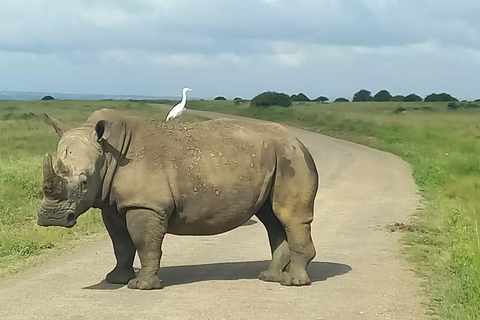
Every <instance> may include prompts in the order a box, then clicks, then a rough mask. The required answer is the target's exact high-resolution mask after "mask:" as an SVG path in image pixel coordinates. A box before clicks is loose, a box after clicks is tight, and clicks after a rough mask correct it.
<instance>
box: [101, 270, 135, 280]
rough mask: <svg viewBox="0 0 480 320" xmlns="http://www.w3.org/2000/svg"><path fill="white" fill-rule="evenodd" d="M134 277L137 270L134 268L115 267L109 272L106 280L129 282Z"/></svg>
mask: <svg viewBox="0 0 480 320" xmlns="http://www.w3.org/2000/svg"><path fill="white" fill-rule="evenodd" d="M133 278H135V271H133V268H131V267H130V268H127V269H119V268H117V267H115V269H113V270H112V271H110V273H109V274H107V276H106V277H105V280H106V281H107V282H108V283H115V284H127V283H128V282H129V281H130V280H131V279H133Z"/></svg>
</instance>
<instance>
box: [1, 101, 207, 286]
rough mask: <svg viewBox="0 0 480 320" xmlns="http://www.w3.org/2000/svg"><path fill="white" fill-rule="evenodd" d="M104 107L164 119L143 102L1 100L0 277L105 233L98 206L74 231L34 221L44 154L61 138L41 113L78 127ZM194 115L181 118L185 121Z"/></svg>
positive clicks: (81, 218) (51, 150) (80, 221)
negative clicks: (49, 254) (45, 122)
mask: <svg viewBox="0 0 480 320" xmlns="http://www.w3.org/2000/svg"><path fill="white" fill-rule="evenodd" d="M106 107H108V108H115V109H121V110H128V111H129V113H130V114H132V115H142V116H146V117H149V118H156V119H164V117H165V111H164V110H160V109H159V108H158V107H155V106H150V105H147V104H145V103H141V102H129V101H35V102H27V101H0V277H2V276H5V275H7V274H12V273H15V272H18V271H20V270H22V269H24V268H26V267H29V266H31V265H34V264H36V263H37V262H38V261H40V260H41V259H42V257H43V256H45V253H48V252H51V253H55V252H59V251H61V250H62V249H64V248H70V247H71V246H72V245H74V244H75V243H80V240H82V241H84V240H85V239H88V238H96V237H98V236H99V235H105V234H106V232H105V231H104V226H103V222H102V221H101V216H100V213H99V211H98V210H91V212H87V213H85V214H84V215H82V216H81V217H80V218H79V220H78V224H77V225H76V226H75V227H74V228H72V229H65V228H60V227H49V228H43V227H39V226H37V225H36V212H37V209H38V206H39V204H40V201H41V198H42V189H41V180H42V157H43V155H44V154H45V153H46V152H51V153H55V151H56V146H57V143H58V140H59V138H58V136H57V135H56V134H55V133H53V129H52V128H51V127H48V126H47V125H45V124H44V122H43V113H44V112H48V113H49V114H50V115H52V116H53V117H55V118H57V119H59V120H60V121H62V123H64V124H65V125H67V126H68V127H74V126H77V125H80V124H82V123H83V122H84V121H85V120H86V119H87V117H88V116H89V115H90V114H91V113H92V112H93V111H94V110H97V109H101V108H106ZM196 119H199V118H198V117H193V116H188V115H184V116H182V121H195V120H196ZM77 240H78V241H77Z"/></svg>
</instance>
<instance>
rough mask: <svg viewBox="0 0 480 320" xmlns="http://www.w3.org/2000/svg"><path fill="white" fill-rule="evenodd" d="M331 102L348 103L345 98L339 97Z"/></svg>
mask: <svg viewBox="0 0 480 320" xmlns="http://www.w3.org/2000/svg"><path fill="white" fill-rule="evenodd" d="M333 102H350V100H348V99H347V98H342V97H340V98H337V99H335V100H334V101H333Z"/></svg>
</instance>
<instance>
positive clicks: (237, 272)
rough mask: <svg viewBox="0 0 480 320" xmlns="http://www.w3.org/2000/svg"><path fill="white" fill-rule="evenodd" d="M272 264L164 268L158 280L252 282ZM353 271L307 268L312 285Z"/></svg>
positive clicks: (330, 265) (328, 265)
mask: <svg viewBox="0 0 480 320" xmlns="http://www.w3.org/2000/svg"><path fill="white" fill-rule="evenodd" d="M269 263H270V261H248V262H224V263H210V264H198V265H187V266H170V267H161V268H160V271H159V272H158V276H159V277H160V279H161V280H162V284H163V286H164V287H170V286H176V285H182V284H190V283H196V282H202V281H212V280H220V281H228V280H249V279H257V278H258V275H259V274H260V272H262V271H263V270H266V269H267V268H268V265H269ZM351 270H352V268H351V267H350V266H349V265H346V264H341V263H334V262H318V261H313V262H312V263H310V265H309V267H308V274H309V275H310V280H311V281H312V283H315V282H320V281H325V280H327V279H329V278H333V277H336V276H341V275H344V274H347V273H349V272H350V271H351ZM135 271H138V270H137V269H136V270H135ZM258 281H260V280H258ZM124 286H125V285H116V284H109V283H107V282H105V280H103V281H101V282H100V283H98V284H95V285H92V286H89V287H84V288H83V289H95V290H115V289H119V288H121V287H124Z"/></svg>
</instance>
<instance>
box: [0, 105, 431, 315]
mask: <svg viewBox="0 0 480 320" xmlns="http://www.w3.org/2000/svg"><path fill="white" fill-rule="evenodd" d="M192 112H194V113H198V114H202V115H206V116H212V117H217V116H218V115H216V114H209V113H205V112H196V111H192ZM223 116H224V117H233V116H229V115H228V116H227V115H223ZM252 121H253V120H252ZM290 129H291V130H292V131H293V132H294V133H295V134H296V135H297V136H298V137H299V138H300V139H301V140H302V141H303V142H304V143H305V145H306V146H307V147H308V148H309V149H310V151H311V152H312V154H313V157H314V158H315V161H316V163H317V167H318V169H319V172H320V179H321V180H320V189H319V193H318V196H317V201H316V206H315V219H314V222H313V238H314V242H315V246H316V249H317V257H316V258H315V260H314V262H312V264H311V265H310V267H309V273H310V276H311V278H312V281H313V283H312V285H311V286H309V287H302V288H290V287H283V286H280V285H278V284H272V283H264V282H261V281H259V280H257V279H256V278H257V276H258V273H259V272H260V271H262V270H264V269H266V267H267V265H268V261H269V260H270V252H269V246H268V241H267V235H266V232H265V230H264V228H263V226H262V225H261V224H260V223H254V222H255V221H256V219H255V218H254V219H253V220H254V221H251V222H250V223H247V225H245V226H242V227H240V228H238V229H236V230H233V231H231V232H228V233H225V234H222V235H218V236H210V237H178V236H173V235H168V236H167V237H166V240H165V241H164V257H163V260H162V269H161V271H160V278H161V279H162V280H163V283H164V285H165V288H164V289H162V290H158V291H136V290H130V289H127V288H126V287H124V286H115V285H108V284H106V283H104V282H102V279H103V278H104V277H105V274H106V273H107V272H109V271H110V270H111V268H112V267H113V266H114V257H113V251H112V248H111V244H110V242H109V239H107V238H105V240H103V241H100V242H97V243H94V244H89V245H87V246H85V247H83V248H81V249H79V250H76V251H75V252H71V253H68V254H66V255H63V256H61V257H59V258H56V259H54V260H52V261H50V262H49V263H48V264H47V265H44V266H42V267H40V268H35V269H32V270H29V271H28V272H25V273H23V274H21V275H18V276H15V277H12V278H9V279H7V280H4V281H3V282H2V283H1V286H0V288H1V289H0V319H5V320H10V319H12V320H16V319H49V320H50V319H112V320H113V319H115V320H121V319H131V320H133V319H255V318H256V319H276V320H277V319H302V320H303V319H340V320H342V319H345V320H351V319H352V320H353V319H367V320H370V319H408V320H413V319H425V318H426V317H424V316H423V314H424V310H423V309H422V306H421V305H420V298H419V296H418V289H417V287H418V284H417V283H416V280H415V278H414V277H413V274H412V272H410V271H408V268H407V267H406V266H405V264H404V263H403V262H402V258H401V256H400V253H399V250H400V248H401V247H400V244H399V242H398V237H399V235H398V234H395V233H389V232H387V231H385V230H384V229H381V228H378V226H382V225H385V224H391V223H395V222H407V219H408V216H409V215H410V214H411V213H412V212H413V211H414V210H415V209H416V207H417V205H418V200H419V199H418V197H417V196H416V186H415V184H414V182H413V180H412V177H411V169H410V167H409V166H408V165H407V164H406V163H404V162H403V161H401V160H400V159H398V158H397V157H395V156H393V155H390V154H387V153H383V152H380V151H376V150H372V149H369V148H366V147H363V146H359V145H356V144H353V143H349V142H345V141H341V140H336V139H332V138H329V137H325V136H322V135H319V134H315V133H311V132H307V131H304V130H300V129H295V128H290ZM135 264H136V267H139V263H138V260H137V261H136V262H135Z"/></svg>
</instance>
